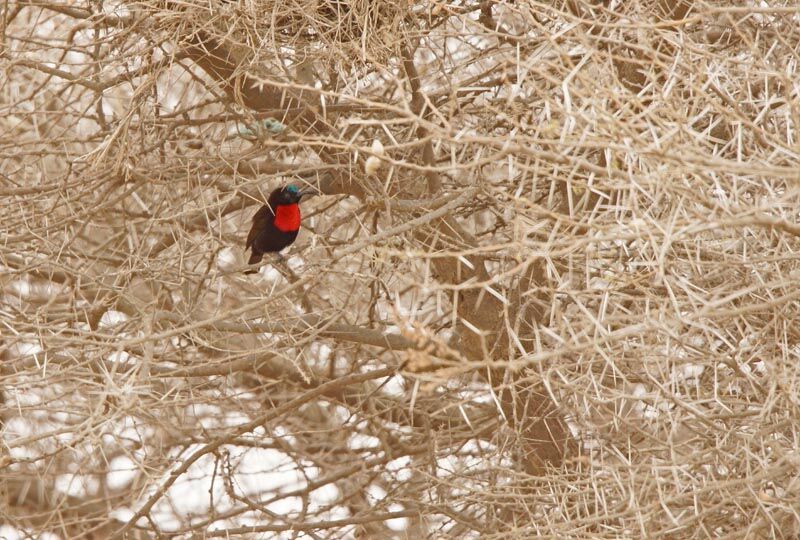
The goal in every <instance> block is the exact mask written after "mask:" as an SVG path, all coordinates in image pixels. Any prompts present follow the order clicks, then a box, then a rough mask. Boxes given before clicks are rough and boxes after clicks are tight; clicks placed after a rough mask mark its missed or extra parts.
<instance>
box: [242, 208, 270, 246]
mask: <svg viewBox="0 0 800 540" xmlns="http://www.w3.org/2000/svg"><path fill="white" fill-rule="evenodd" d="M271 218H272V211H271V210H270V209H269V206H266V205H264V206H262V207H261V208H259V209H258V212H256V214H255V215H254V216H253V225H252V226H251V227H250V232H249V233H247V241H246V242H245V243H244V249H245V251H247V250H248V249H250V248H251V247H252V246H253V242H255V241H256V236H258V231H260V230H261V229H263V228H264V227H265V226H266V224H267V223H269V221H268V220H270V219H271Z"/></svg>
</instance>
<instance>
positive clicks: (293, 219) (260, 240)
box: [244, 185, 315, 274]
mask: <svg viewBox="0 0 800 540" xmlns="http://www.w3.org/2000/svg"><path fill="white" fill-rule="evenodd" d="M310 193H315V192H314V191H309V190H305V191H304V190H300V189H299V188H297V187H296V186H292V185H288V186H284V187H279V188H277V189H275V190H274V191H273V192H272V193H270V194H269V199H267V204H265V205H264V206H262V207H261V208H259V209H258V212H256V214H255V215H254V216H253V226H252V227H250V232H249V233H248V234H247V242H246V243H245V248H244V249H245V250H248V249H250V250H251V254H250V259H249V260H248V261H247V264H255V263H257V262H261V257H263V255H264V254H265V253H277V252H279V251H281V250H282V249H284V248H286V247H287V246H289V245H291V244H292V242H294V240H295V238H297V232H298V231H299V230H300V206H299V205H298V203H299V202H300V198H301V197H303V196H304V195H308V194H310ZM245 273H246V274H255V273H256V270H247V271H246V272H245Z"/></svg>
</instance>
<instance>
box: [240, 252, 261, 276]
mask: <svg viewBox="0 0 800 540" xmlns="http://www.w3.org/2000/svg"><path fill="white" fill-rule="evenodd" d="M261 257H262V254H261V253H256V252H255V251H254V252H253V253H252V254H251V255H250V258H249V259H248V260H247V264H248V265H250V264H256V263H260V262H261ZM244 273H245V274H258V270H245V271H244Z"/></svg>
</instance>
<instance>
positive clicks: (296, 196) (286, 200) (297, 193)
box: [276, 185, 303, 204]
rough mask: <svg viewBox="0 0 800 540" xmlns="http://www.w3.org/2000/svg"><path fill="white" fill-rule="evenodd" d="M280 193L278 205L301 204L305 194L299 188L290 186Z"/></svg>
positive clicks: (279, 191) (280, 190)
mask: <svg viewBox="0 0 800 540" xmlns="http://www.w3.org/2000/svg"><path fill="white" fill-rule="evenodd" d="M276 191H278V201H277V202H278V204H295V203H298V202H300V198H301V197H302V196H303V192H302V191H301V190H300V188H298V187H297V186H293V185H288V186H284V187H283V189H279V190H276Z"/></svg>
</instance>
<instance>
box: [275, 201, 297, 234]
mask: <svg viewBox="0 0 800 540" xmlns="http://www.w3.org/2000/svg"><path fill="white" fill-rule="evenodd" d="M273 223H275V227H277V229H278V230H279V231H283V232H294V231H297V230H299V229H300V207H299V206H297V205H296V204H279V205H278V207H277V208H276V209H275V220H274V221H273Z"/></svg>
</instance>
